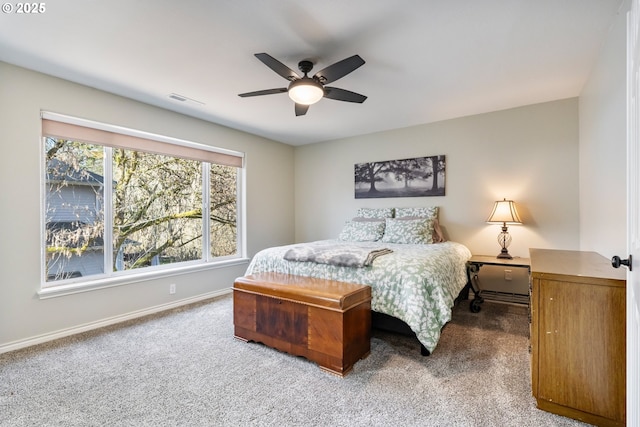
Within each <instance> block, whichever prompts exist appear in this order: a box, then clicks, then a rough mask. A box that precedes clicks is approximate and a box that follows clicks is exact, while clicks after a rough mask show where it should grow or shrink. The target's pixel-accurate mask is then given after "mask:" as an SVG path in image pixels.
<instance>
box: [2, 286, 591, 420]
mask: <svg viewBox="0 0 640 427" xmlns="http://www.w3.org/2000/svg"><path fill="white" fill-rule="evenodd" d="M232 319H233V318H232V300H231V298H230V297H223V298H219V299H215V300H210V301H207V302H205V303H200V304H197V305H193V306H190V307H186V308H181V309H176V310H172V311H170V312H166V313H163V314H158V315H154V316H150V317H147V318H144V319H141V320H137V321H131V322H127V323H124V324H121V325H117V326H112V327H109V328H104V329H101V330H98V331H92V332H88V333H84V334H81V335H77V336H74V337H70V338H65V339H61V340H58V341H56V342H52V343H47V344H43V345H39V346H35V347H32V348H29V349H24V350H19V351H15V352H12V353H6V354H3V355H0V425H1V426H12V427H13V426H247V425H260V426H500V427H504V426H532V427H533V426H535V427H539V426H583V425H585V424H582V423H579V422H577V421H573V420H570V419H568V418H563V417H560V416H556V415H553V414H549V413H546V412H543V411H540V410H538V409H536V408H535V400H534V399H533V397H532V396H531V391H530V389H531V386H530V378H529V353H528V343H529V341H528V318H527V312H526V308H524V307H517V306H511V305H504V304H496V303H490V302H485V303H484V304H483V309H482V311H481V312H480V313H477V314H473V313H471V312H470V311H469V308H468V303H467V302H464V303H463V304H461V305H460V306H458V307H456V308H454V316H453V320H452V321H451V322H450V323H449V324H448V325H447V326H446V327H445V328H444V330H443V334H442V338H441V340H440V343H439V344H438V347H437V348H436V349H435V351H434V352H433V354H432V355H431V356H428V357H423V356H421V355H420V350H419V345H418V343H417V341H415V340H414V339H412V338H409V337H404V336H400V335H397V334H391V333H386V332H381V331H376V332H374V336H373V339H372V343H371V344H372V348H371V354H370V356H369V357H368V358H366V359H364V360H361V361H359V362H358V363H357V364H356V365H355V367H354V369H353V371H352V372H351V373H350V374H349V375H347V376H346V377H345V378H342V379H341V378H337V377H334V376H332V375H329V374H327V373H325V372H323V371H321V370H320V369H319V368H318V367H317V366H316V365H315V364H313V363H311V362H309V361H307V360H305V359H302V358H299V357H293V356H290V355H287V354H285V353H281V352H278V351H276V350H273V349H270V348H267V347H265V346H263V345H261V344H255V343H244V342H241V341H239V340H236V339H234V338H233V325H232V322H233V320H232Z"/></svg>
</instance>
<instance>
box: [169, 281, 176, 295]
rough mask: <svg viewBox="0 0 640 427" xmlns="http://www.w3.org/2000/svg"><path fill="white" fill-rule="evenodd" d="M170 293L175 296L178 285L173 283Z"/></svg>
mask: <svg viewBox="0 0 640 427" xmlns="http://www.w3.org/2000/svg"><path fill="white" fill-rule="evenodd" d="M169 293H170V294H175V293H176V284H175V283H172V284H170V285H169Z"/></svg>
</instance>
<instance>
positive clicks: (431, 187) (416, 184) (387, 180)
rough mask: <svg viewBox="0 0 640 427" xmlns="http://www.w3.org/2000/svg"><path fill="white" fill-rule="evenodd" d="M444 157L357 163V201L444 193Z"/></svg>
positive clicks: (441, 194)
mask: <svg viewBox="0 0 640 427" xmlns="http://www.w3.org/2000/svg"><path fill="white" fill-rule="evenodd" d="M445 170H446V162H445V156H444V155H439V156H428V157H416V158H413V159H401V160H386V161H383V162H371V163H356V165H355V196H356V199H367V198H383V197H427V196H444V194H445V185H444V184H445V180H444V178H445Z"/></svg>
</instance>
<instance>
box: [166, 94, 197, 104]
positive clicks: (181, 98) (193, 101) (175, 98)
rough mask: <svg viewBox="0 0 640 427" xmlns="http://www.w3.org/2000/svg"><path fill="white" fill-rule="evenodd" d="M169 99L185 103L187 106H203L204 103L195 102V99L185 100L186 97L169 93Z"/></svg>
mask: <svg viewBox="0 0 640 427" xmlns="http://www.w3.org/2000/svg"><path fill="white" fill-rule="evenodd" d="M169 98H171V99H174V100H176V101H180V102H186V103H187V104H196V105H204V102H200V101H196V100H195V99H191V98H187V97H186V96H183V95H178V94H177V93H170V94H169Z"/></svg>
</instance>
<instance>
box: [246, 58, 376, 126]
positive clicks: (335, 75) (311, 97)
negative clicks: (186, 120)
mask: <svg viewBox="0 0 640 427" xmlns="http://www.w3.org/2000/svg"><path fill="white" fill-rule="evenodd" d="M255 56H256V58H258V59H259V60H260V61H262V62H263V63H264V64H265V65H266V66H267V67H269V68H271V69H272V70H273V71H275V72H276V73H277V74H279V75H280V76H282V77H284V78H285V79H287V80H289V81H290V82H291V83H289V86H288V87H283V88H277V89H266V90H258V91H255V92H247V93H241V94H239V95H238V96H240V97H243V98H245V97H248V96H261V95H273V94H276V93H285V92H286V93H288V94H289V98H291V99H292V100H293V101H294V102H295V104H296V108H295V111H296V116H303V115H305V114H306V113H307V110H309V106H310V105H311V104H315V103H316V102H318V101H320V99H322V98H323V97H324V98H329V99H335V100H337V101H346V102H357V103H359V104H362V103H363V102H364V101H365V99H367V97H366V96H364V95H360V94H359V93H355V92H351V91H348V90H345V89H340V88H337V87H330V86H325V85H326V84H329V83H333V82H335V81H336V80H338V79H340V78H342V77H344V76H346V75H347V74H349V73H350V72H352V71H354V70H355V69H356V68H358V67H360V66H361V65H363V64H364V63H365V62H364V60H363V59H362V58H360V56H358V55H353V56H350V57H349V58H346V59H343V60H342V61H338V62H336V63H335V64H333V65H329V66H328V67H326V68H324V69H322V70H320V71H318V72H317V73H315V74H314V75H313V77H309V76H307V73H309V72H310V71H311V69H312V68H313V63H312V62H311V61H306V60H305V61H300V62H299V63H298V69H299V70H300V71H302V72H303V73H304V76H303V77H300V75H299V74H298V73H296V72H295V71H293V70H292V69H291V68H289V67H287V66H286V65H284V64H283V63H282V62H280V61H278V60H277V59H275V58H274V57H272V56H271V55H269V54H266V53H256V54H255Z"/></svg>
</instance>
